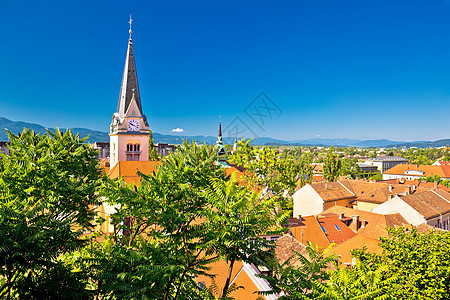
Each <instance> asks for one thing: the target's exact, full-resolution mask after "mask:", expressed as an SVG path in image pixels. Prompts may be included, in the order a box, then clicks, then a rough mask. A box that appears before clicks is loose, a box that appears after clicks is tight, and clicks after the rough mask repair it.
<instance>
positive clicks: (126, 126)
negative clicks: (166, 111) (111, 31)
mask: <svg viewBox="0 0 450 300" xmlns="http://www.w3.org/2000/svg"><path fill="white" fill-rule="evenodd" d="M132 21H133V20H131V16H130V22H129V23H130V38H129V39H128V50H127V57H126V60H125V70H124V72H123V77H122V86H121V87H120V95H119V104H118V105H117V112H115V113H114V114H113V117H112V121H111V125H110V131H109V137H110V168H112V167H114V165H116V164H117V162H119V161H148V147H149V126H148V123H147V117H146V116H145V115H144V114H143V112H142V103H141V96H140V94H139V84H138V79H137V73H136V63H135V61H134V52H133V40H132V39H131V33H132V31H131V23H132Z"/></svg>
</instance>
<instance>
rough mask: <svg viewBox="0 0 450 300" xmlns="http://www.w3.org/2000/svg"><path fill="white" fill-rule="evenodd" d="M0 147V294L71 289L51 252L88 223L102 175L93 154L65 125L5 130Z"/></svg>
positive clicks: (74, 240)
mask: <svg viewBox="0 0 450 300" xmlns="http://www.w3.org/2000/svg"><path fill="white" fill-rule="evenodd" d="M8 135H9V140H10V142H9V145H8V147H9V149H10V155H9V156H6V155H3V154H1V153H0V155H1V156H0V174H1V176H0V297H5V298H8V299H9V298H13V297H14V298H15V297H17V296H18V295H19V294H20V296H21V297H29V298H35V297H38V296H39V297H41V298H64V296H67V295H70V294H71V293H72V294H73V295H74V296H76V295H77V292H79V291H83V290H82V289H77V287H79V286H80V284H81V283H80V281H79V280H78V278H77V277H76V274H74V273H72V272H71V271H70V270H68V269H67V268H66V267H65V266H64V265H63V264H62V263H61V262H60V261H58V259H57V258H58V257H59V256H60V255H62V254H64V253H67V252H70V251H73V250H76V249H79V248H80V247H82V246H83V244H84V240H83V239H82V238H81V235H82V233H83V231H85V230H89V229H93V223H92V220H93V217H94V212H93V206H94V205H95V204H98V197H97V194H96V192H97V188H98V187H99V185H100V179H101V178H102V176H101V174H100V172H99V170H98V162H97V154H96V152H95V151H94V150H93V149H91V148H90V147H89V145H88V144H85V143H83V142H84V140H83V139H79V138H78V135H77V136H74V135H73V134H72V133H71V132H70V130H67V131H66V132H65V133H64V134H63V133H62V132H60V131H59V130H58V129H57V130H56V133H51V132H47V133H46V134H45V135H38V134H35V133H34V132H33V131H32V130H24V131H23V132H22V133H21V134H19V135H14V134H11V133H10V132H8Z"/></svg>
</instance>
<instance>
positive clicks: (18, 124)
mask: <svg viewBox="0 0 450 300" xmlns="http://www.w3.org/2000/svg"><path fill="white" fill-rule="evenodd" d="M23 128H31V129H33V130H34V131H35V132H40V133H41V134H42V133H45V132H46V131H47V128H46V127H44V126H42V125H39V124H35V123H27V122H22V121H11V120H9V119H7V118H4V117H0V141H7V140H8V135H7V133H6V130H5V129H8V130H9V131H11V132H12V133H14V134H17V133H19V132H22V130H23ZM48 130H50V131H54V130H55V129H54V128H48ZM61 130H63V131H65V129H63V128H61ZM71 130H72V132H74V133H79V134H80V137H86V136H89V141H90V142H109V136H108V133H106V132H101V131H96V130H91V129H88V128H72V129H71ZM186 139H188V140H196V141H197V142H201V143H205V144H214V143H215V142H216V140H217V137H215V136H209V135H197V136H187V135H168V134H160V133H157V132H154V133H153V140H154V142H155V143H168V144H181V142H182V141H183V140H186ZM223 141H224V143H225V144H233V143H234V137H224V138H223ZM252 144H253V145H286V146H323V147H327V146H345V147H348V146H354V147H381V148H382V147H398V148H399V147H418V148H425V147H442V146H446V145H448V144H450V139H442V140H437V141H434V142H433V141H415V142H401V141H391V140H386V139H379V140H358V139H325V138H311V139H304V140H293V141H284V140H279V139H274V138H270V137H258V138H255V139H253V140H252Z"/></svg>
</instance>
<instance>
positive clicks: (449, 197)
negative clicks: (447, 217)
mask: <svg viewBox="0 0 450 300" xmlns="http://www.w3.org/2000/svg"><path fill="white" fill-rule="evenodd" d="M400 198H401V199H402V200H403V201H405V202H406V203H407V204H408V205H409V206H411V207H412V208H414V209H415V210H416V211H418V212H419V213H420V214H421V215H422V216H424V218H425V219H431V218H434V217H437V216H439V215H441V214H442V215H443V214H446V213H449V212H450V193H448V192H445V191H443V190H428V191H425V192H422V193H415V194H413V195H408V196H401V197H400Z"/></svg>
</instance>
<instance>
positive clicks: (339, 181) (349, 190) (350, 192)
mask: <svg viewBox="0 0 450 300" xmlns="http://www.w3.org/2000/svg"><path fill="white" fill-rule="evenodd" d="M338 183H339V184H340V185H342V186H343V187H344V188H345V189H346V190H347V191H349V192H350V193H352V194H353V196H356V194H355V193H354V192H352V191H350V189H349V188H348V187H346V186H345V185H344V184H343V183H342V182H341V181H340V180H338Z"/></svg>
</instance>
